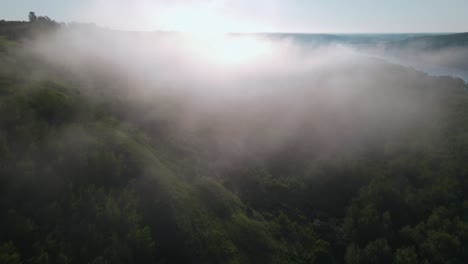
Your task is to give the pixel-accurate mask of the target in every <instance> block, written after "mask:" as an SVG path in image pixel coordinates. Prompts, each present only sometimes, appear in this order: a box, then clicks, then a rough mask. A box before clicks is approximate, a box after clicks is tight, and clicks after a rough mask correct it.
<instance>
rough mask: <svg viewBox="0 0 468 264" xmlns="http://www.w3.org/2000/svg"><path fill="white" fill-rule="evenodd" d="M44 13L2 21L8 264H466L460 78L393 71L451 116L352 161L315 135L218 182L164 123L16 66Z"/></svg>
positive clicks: (0, 144)
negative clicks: (413, 80)
mask: <svg viewBox="0 0 468 264" xmlns="http://www.w3.org/2000/svg"><path fill="white" fill-rule="evenodd" d="M33 15H34V17H32V19H31V22H30V23H28V22H24V23H22V22H0V127H1V129H0V263H38V264H39V263H41V264H42V263H44V264H45V263H63V264H65V263H77V264H80V263H93V264H98V263H102V264H103V263H349V264H352V263H383V264H385V263H389V264H390V263H395V264H402V263H453V264H458V263H460V264H461V263H467V262H468V195H467V194H468V163H467V160H468V94H467V93H466V91H465V89H466V88H467V87H466V85H465V84H464V83H463V82H461V81H460V80H456V79H452V78H436V77H429V76H424V75H418V74H417V73H415V72H413V71H410V70H407V69H403V68H398V67H395V66H392V67H390V66H382V67H388V68H386V69H388V72H389V73H388V74H392V71H398V72H400V71H403V72H404V73H405V74H407V75H408V76H412V77H413V76H416V77H418V78H420V79H421V81H420V82H418V83H417V85H415V86H414V87H412V89H413V90H412V92H413V93H414V95H415V96H416V97H425V96H427V95H428V94H430V95H431V96H433V97H434V98H436V99H435V101H436V102H438V103H439V104H440V105H441V106H443V107H444V110H445V111H444V112H443V114H441V115H440V118H437V119H436V118H434V119H433V120H429V121H427V122H426V123H425V122H423V121H420V122H421V123H422V124H419V123H418V125H420V126H417V127H413V126H408V128H407V129H406V130H403V131H392V130H391V129H388V127H391V124H380V123H377V124H375V128H372V129H375V130H369V131H368V130H365V129H364V130H363V133H368V134H370V135H375V137H372V138H368V139H369V141H372V144H371V145H370V144H369V145H365V143H369V142H367V141H366V142H364V143H363V144H362V145H361V144H358V145H359V146H358V147H357V148H356V149H355V150H354V149H353V152H351V153H352V154H349V153H344V152H342V151H341V150H340V149H337V150H336V149H334V148H332V147H329V146H321V145H320V144H319V143H317V142H319V141H320V140H316V141H317V142H315V141H314V140H315V138H313V136H314V135H311V138H309V139H308V140H309V143H310V142H312V143H310V144H308V143H307V142H306V143H303V144H302V142H301V144H296V143H295V142H293V143H292V144H291V145H287V146H285V147H284V148H282V149H281V150H280V151H278V152H277V153H275V154H274V155H272V157H271V158H270V159H268V160H266V161H264V160H262V161H257V160H255V159H250V158H247V161H244V160H242V161H239V162H238V163H237V164H236V166H230V167H228V168H225V167H221V168H218V167H216V166H213V164H210V163H209V162H205V161H206V160H209V157H205V156H204V154H203V151H202V150H200V149H201V148H202V146H201V145H199V144H196V143H194V144H188V143H182V142H181V141H178V140H175V139H174V138H173V137H171V135H170V133H165V132H164V131H165V129H164V128H165V126H168V125H167V120H165V119H163V118H157V120H155V121H154V120H153V122H152V123H151V125H150V124H148V123H147V122H145V121H142V120H137V119H132V118H126V117H125V116H123V115H122V114H121V112H119V111H118V109H128V111H129V112H131V111H135V112H138V111H146V110H139V109H138V107H135V106H133V107H132V105H131V103H130V102H127V101H126V100H125V97H124V96H122V97H118V95H114V96H113V97H103V96H102V95H101V94H100V93H99V92H98V91H97V89H96V90H91V91H90V90H86V89H85V88H83V87H81V86H80V85H81V84H80V83H78V82H73V81H72V79H71V77H70V76H68V75H67V73H64V72H62V71H60V70H59V69H56V68H53V67H51V68H50V69H49V68H47V69H44V67H43V62H41V60H40V59H38V58H33V57H28V55H23V54H18V53H16V52H15V51H14V49H15V48H16V47H18V46H21V45H22V43H21V41H20V39H23V38H27V37H28V36H29V34H30V33H31V32H35V31H37V30H39V31H40V30H44V28H45V29H46V30H51V29H50V28H47V27H52V28H53V27H56V24H55V23H54V22H50V23H49V22H48V23H49V24H48V26H46V27H44V26H41V27H40V28H34V27H36V25H34V24H35V23H38V22H36V20H38V19H37V17H35V14H33ZM32 28H34V29H32ZM35 70H37V72H41V74H40V75H39V77H38V76H37V75H34V74H31V72H33V71H35ZM406 71H407V72H406ZM90 78H91V77H90ZM402 89H403V88H402ZM404 89H407V87H404ZM93 91H94V92H93ZM90 93H91V95H90ZM116 97H118V98H116ZM156 100H157V99H156ZM436 110H437V109H435V108H434V111H435V112H436ZM141 113H142V112H140V114H141ZM143 113H144V112H143ZM338 118H339V117H338ZM357 118H358V117H356V120H359V119H357ZM413 121H414V120H412V121H411V122H413ZM434 122H435V123H434ZM350 129H353V128H350ZM369 129H370V128H369ZM345 130H346V129H343V131H345ZM357 131H361V130H357ZM376 131H379V133H377V132H376ZM361 132H362V131H361ZM311 146H314V147H311ZM350 148H353V146H350ZM200 153H201V154H200Z"/></svg>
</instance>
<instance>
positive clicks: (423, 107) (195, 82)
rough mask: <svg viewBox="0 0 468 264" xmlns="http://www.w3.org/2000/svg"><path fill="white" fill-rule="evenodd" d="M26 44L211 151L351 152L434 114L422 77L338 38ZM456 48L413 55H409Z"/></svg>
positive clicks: (82, 39)
mask: <svg viewBox="0 0 468 264" xmlns="http://www.w3.org/2000/svg"><path fill="white" fill-rule="evenodd" d="M27 52H30V53H32V54H34V56H37V57H39V58H41V59H43V60H45V61H47V62H48V63H49V64H50V65H51V66H52V67H58V68H59V69H61V70H62V71H66V72H68V73H69V75H70V76H71V77H70V78H71V80H72V82H74V83H77V84H78V83H79V84H80V87H87V88H86V89H84V91H83V92H85V93H86V94H88V95H89V97H90V98H94V99H95V100H101V101H102V100H104V101H105V100H108V101H111V100H114V99H110V98H118V100H115V101H118V102H121V103H120V104H116V103H114V105H113V106H111V107H113V108H114V109H113V111H114V112H116V113H118V114H119V115H120V116H122V117H124V118H125V119H126V120H131V122H136V123H137V124H139V125H141V126H142V127H146V128H149V129H150V130H153V131H152V132H153V133H156V134H158V133H162V132H161V131H159V130H161V127H164V134H165V135H166V136H169V137H171V138H175V139H176V140H180V141H182V142H184V143H187V144H192V145H195V146H197V147H198V148H199V149H200V151H201V152H203V153H205V154H204V155H206V156H208V157H211V158H215V159H220V160H225V159H227V160H231V159H234V160H238V159H252V158H254V159H260V160H262V159H266V158H268V157H270V156H272V155H274V154H275V153H280V152H281V151H284V150H285V149H286V148H290V147H291V146H294V148H297V147H299V146H300V148H301V149H303V150H304V149H309V150H310V149H313V152H314V153H321V154H320V155H329V152H333V153H341V154H342V155H352V154H353V153H354V154H355V152H356V151H362V150H364V149H369V148H372V147H375V146H378V145H379V144H380V145H381V144H383V143H382V142H380V141H381V140H383V139H382V137H397V136H402V135H405V134H408V133H418V131H419V132H422V131H424V133H425V134H427V135H429V136H430V135H432V134H431V133H432V132H434V133H435V131H436V130H437V128H436V127H435V126H434V124H437V119H438V118H439V116H440V115H441V114H442V113H443V106H442V105H441V103H440V102H439V101H438V100H439V99H438V97H437V96H436V95H437V87H436V86H437V84H434V83H433V82H432V80H431V78H430V77H429V76H427V75H426V74H424V73H421V72H417V71H415V70H412V69H407V68H405V67H403V66H399V65H397V64H392V63H389V62H388V61H389V60H390V59H387V58H390V56H391V55H390V54H385V53H382V52H380V51H379V53H376V52H375V50H363V49H362V48H360V49H357V48H355V47H352V46H349V45H343V44H333V43H331V44H326V45H304V44H303V43H298V42H297V41H296V40H294V39H292V38H288V37H284V38H277V37H275V38H270V37H268V36H265V35H249V34H247V35H243V34H238V35H235V34H230V35H222V34H182V33H135V32H122V31H111V30H103V29H99V28H94V27H90V28H83V27H68V28H62V29H60V30H58V31H57V32H54V33H52V34H50V35H45V36H41V37H39V38H38V39H37V40H35V41H34V42H31V43H29V44H28V48H27ZM454 56H455V55H454V54H453V53H450V52H445V51H443V52H439V53H437V54H431V56H430V57H428V56H426V54H424V53H419V55H417V56H415V57H414V58H416V57H417V58H419V59H418V60H416V59H415V60H414V62H412V63H414V64H416V63H424V60H422V59H421V58H422V57H423V58H425V59H430V60H431V61H432V62H434V61H437V62H440V63H441V64H442V63H443V62H445V61H446V60H447V58H453V57H454ZM412 58H413V57H411V58H409V59H412ZM390 61H391V60H390ZM400 64H403V63H400ZM406 64H407V65H411V63H409V62H408V63H406ZM408 87H412V89H408ZM434 87H435V88H436V89H431V88H434ZM416 88H418V89H419V88H420V89H426V90H427V92H426V93H425V95H424V96H421V95H420V94H419V93H418V92H416V90H415V89H416ZM81 89H83V88H81ZM440 89H442V88H440ZM98 94H99V95H104V96H101V97H98V96H97V95H98ZM97 98H101V99H97ZM103 98H104V99H103ZM106 98H107V99H106ZM161 124H164V126H163V125H161ZM155 128H158V129H155ZM157 130H158V131H157ZM431 131H432V132H431ZM380 145H379V146H380Z"/></svg>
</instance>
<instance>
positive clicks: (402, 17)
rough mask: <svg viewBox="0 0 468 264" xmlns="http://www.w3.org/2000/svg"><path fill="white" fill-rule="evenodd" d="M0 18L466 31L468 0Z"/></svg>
mask: <svg viewBox="0 0 468 264" xmlns="http://www.w3.org/2000/svg"><path fill="white" fill-rule="evenodd" d="M0 6H2V9H1V10H0V18H2V19H6V20H26V19H27V13H28V12H29V11H35V12H36V13H37V14H40V15H47V16H49V17H51V18H53V19H56V20H57V21H63V22H72V21H77V22H87V23H96V24H97V25H99V26H103V27H107V28H112V29H118V30H132V31H154V30H161V31H181V32H205V33H206V32H210V33H213V32H217V33H219V32H239V33H254V32H265V33H273V32H288V33H330V34H331V33H333V34H338V33H347V34H349V33H389V34H391V33H414V32H420V33H432V32H437V33H442V32H444V33H445V32H447V33H448V32H466V31H468V28H467V26H466V25H468V18H467V17H466V15H465V12H464V10H468V2H466V1H459V0H449V1H443V2H442V1H436V0H430V1H411V2H409V1H402V0H394V1H388V2H379V3H376V2H375V1H369V0H359V1H353V2H348V1H343V0H333V1H313V2H312V1H303V0H297V1H282V0H274V1H264V0H263V1H255V2H254V3H251V2H249V1H245V0H241V1H229V0H211V1H206V0H178V1H167V0H142V1H137V2H133V1H129V0H116V1H115V0H114V1H110V0H85V1H79V2H78V1H70V0H64V1H57V0H44V1H32V0H17V1H9V0H0Z"/></svg>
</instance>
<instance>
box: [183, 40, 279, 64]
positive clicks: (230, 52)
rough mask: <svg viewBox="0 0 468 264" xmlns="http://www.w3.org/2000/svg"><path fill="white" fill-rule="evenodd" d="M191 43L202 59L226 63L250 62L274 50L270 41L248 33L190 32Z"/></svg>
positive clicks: (191, 47) (193, 49) (192, 48)
mask: <svg viewBox="0 0 468 264" xmlns="http://www.w3.org/2000/svg"><path fill="white" fill-rule="evenodd" d="M189 45H190V49H191V50H192V51H193V52H194V53H195V54H197V55H198V56H200V57H201V58H202V59H204V60H206V61H208V62H212V63H216V64H225V65H234V64H244V63H249V62H252V61H255V60H258V59H260V58H261V57H262V56H267V55H268V54H269V53H271V52H272V47H271V45H270V44H269V42H267V41H265V40H261V39H259V38H256V37H254V36H246V35H243V36H238V35H228V34H190V44H189Z"/></svg>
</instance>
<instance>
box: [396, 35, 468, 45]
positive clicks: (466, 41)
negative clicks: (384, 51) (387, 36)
mask: <svg viewBox="0 0 468 264" xmlns="http://www.w3.org/2000/svg"><path fill="white" fill-rule="evenodd" d="M388 47H390V48H418V49H443V48H455V47H468V33H457V34H446V35H435V36H417V37H411V38H408V39H404V40H399V41H394V42H390V43H389V44H388Z"/></svg>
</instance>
